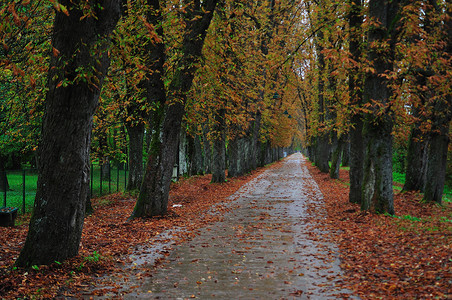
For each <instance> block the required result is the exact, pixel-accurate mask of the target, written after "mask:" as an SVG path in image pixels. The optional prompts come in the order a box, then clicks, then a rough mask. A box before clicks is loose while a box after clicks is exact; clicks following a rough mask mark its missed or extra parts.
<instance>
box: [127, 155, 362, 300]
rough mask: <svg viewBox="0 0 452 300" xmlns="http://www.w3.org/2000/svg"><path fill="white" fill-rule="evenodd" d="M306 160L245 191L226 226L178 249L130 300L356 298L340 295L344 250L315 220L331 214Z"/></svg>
mask: <svg viewBox="0 0 452 300" xmlns="http://www.w3.org/2000/svg"><path fill="white" fill-rule="evenodd" d="M304 159H305V158H304V157H303V156H302V155H301V154H294V155H292V156H290V157H288V158H286V159H285V160H284V163H283V164H282V165H281V167H279V168H274V169H269V170H267V171H266V172H264V173H263V174H261V175H260V176H259V177H257V178H256V179H254V180H253V181H251V182H249V183H248V184H247V185H245V186H244V187H242V189H241V190H240V191H239V192H238V194H236V196H238V197H237V199H236V200H235V201H234V202H232V203H230V204H228V205H231V206H232V208H233V209H232V210H231V211H230V212H229V213H227V214H226V215H225V216H224V218H223V220H222V221H220V222H217V223H214V224H211V225H209V226H207V227H205V228H202V229H200V233H199V235H197V236H196V237H194V238H193V239H192V240H190V241H188V242H185V243H183V244H181V245H178V246H176V247H174V249H173V250H172V251H170V254H169V256H167V257H166V259H165V262H164V263H163V264H162V265H161V266H159V267H158V268H156V269H155V271H154V272H153V273H152V277H149V278H147V279H146V281H145V282H144V283H143V284H142V285H141V286H140V287H139V288H137V289H134V290H133V292H132V293H129V294H126V295H124V299H187V298H188V299H190V298H196V299H294V298H296V299H337V298H347V297H352V298H354V297H353V296H351V292H350V291H347V290H341V289H340V288H337V287H336V284H337V283H338V281H339V280H340V278H339V275H340V273H341V269H340V267H339V264H340V261H339V259H338V256H339V255H338V249H337V247H336V246H335V245H334V244H332V243H330V242H328V241H327V240H325V238H324V237H325V235H326V236H327V232H322V231H320V230H318V229H315V228H314V226H313V225H312V223H311V222H310V220H309V219H310V218H313V217H314V218H322V215H323V214H324V213H325V212H324V211H323V209H322V201H323V200H322V195H321V193H320V191H319V189H318V187H317V184H316V183H315V182H314V180H313V179H312V177H311V176H310V174H309V172H308V170H307V169H306V168H305V167H304V166H303V165H302V160H304ZM313 205H314V206H316V209H315V210H314V214H315V215H313V210H312V209H308V206H311V207H312V206H313ZM320 237H323V238H320ZM160 247H162V245H160ZM151 256H152V255H151ZM151 256H148V257H147V258H146V256H145V258H143V257H136V260H137V262H138V263H143V260H146V259H149V258H150V257H151Z"/></svg>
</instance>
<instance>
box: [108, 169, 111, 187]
mask: <svg viewBox="0 0 452 300" xmlns="http://www.w3.org/2000/svg"><path fill="white" fill-rule="evenodd" d="M108 193H109V194H111V164H110V162H108Z"/></svg>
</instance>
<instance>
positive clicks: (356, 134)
mask: <svg viewBox="0 0 452 300" xmlns="http://www.w3.org/2000/svg"><path fill="white" fill-rule="evenodd" d="M351 122H352V124H354V128H352V129H351V130H350V172H349V177H350V192H349V195H348V199H349V201H350V202H351V203H358V204H361V203H362V183H363V172H364V137H363V121H362V119H361V116H360V115H354V116H353V117H352V120H351Z"/></svg>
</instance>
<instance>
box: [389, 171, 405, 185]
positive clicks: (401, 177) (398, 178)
mask: <svg viewBox="0 0 452 300" xmlns="http://www.w3.org/2000/svg"><path fill="white" fill-rule="evenodd" d="M392 180H393V181H394V182H397V183H400V184H404V183H405V173H399V172H392Z"/></svg>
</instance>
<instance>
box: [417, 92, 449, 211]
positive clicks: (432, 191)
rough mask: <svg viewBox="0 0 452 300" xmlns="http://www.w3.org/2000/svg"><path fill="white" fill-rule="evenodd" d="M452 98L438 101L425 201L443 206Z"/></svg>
mask: <svg viewBox="0 0 452 300" xmlns="http://www.w3.org/2000/svg"><path fill="white" fill-rule="evenodd" d="M451 101H452V97H450V96H448V97H447V99H445V100H442V99H439V100H437V103H436V105H435V108H434V109H435V114H434V118H433V128H432V132H431V133H430V140H429V150H428V163H427V178H426V179H427V180H426V182H425V191H424V199H423V200H424V201H425V202H436V203H439V204H441V203H442V197H443V190H444V184H445V180H446V167H447V151H448V147H449V126H450V121H451V112H450V109H451V103H452V102H451Z"/></svg>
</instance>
